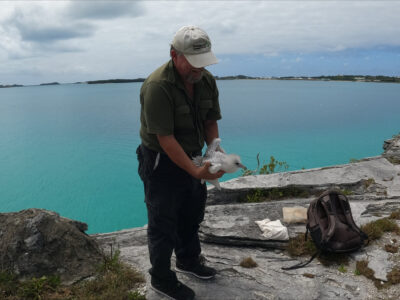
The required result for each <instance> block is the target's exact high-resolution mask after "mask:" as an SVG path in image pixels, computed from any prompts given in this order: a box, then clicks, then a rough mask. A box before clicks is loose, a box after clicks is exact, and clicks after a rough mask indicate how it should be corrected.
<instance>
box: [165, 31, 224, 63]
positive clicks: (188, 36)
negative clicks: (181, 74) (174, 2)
mask: <svg viewBox="0 0 400 300" xmlns="http://www.w3.org/2000/svg"><path fill="white" fill-rule="evenodd" d="M171 45H172V46H173V47H174V48H175V49H176V50H178V51H179V52H182V53H183V55H184V56H185V58H186V59H187V60H188V62H189V63H190V64H191V65H192V66H193V67H195V68H204V67H206V66H209V65H213V64H216V63H217V62H218V60H217V58H216V57H215V55H214V53H213V52H212V51H211V41H210V38H209V37H208V35H207V33H206V32H205V31H204V30H203V29H201V28H199V27H197V26H193V25H189V26H183V27H182V28H181V29H179V30H178V31H177V32H176V34H175V36H174V39H173V40H172V43H171Z"/></svg>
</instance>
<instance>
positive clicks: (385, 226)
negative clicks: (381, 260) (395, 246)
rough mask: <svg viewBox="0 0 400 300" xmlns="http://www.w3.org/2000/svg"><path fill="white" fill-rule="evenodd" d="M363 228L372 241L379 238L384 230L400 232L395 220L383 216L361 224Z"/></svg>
mask: <svg viewBox="0 0 400 300" xmlns="http://www.w3.org/2000/svg"><path fill="white" fill-rule="evenodd" d="M361 230H362V231H364V232H365V233H366V234H367V235H368V238H369V240H371V241H373V240H376V239H379V238H380V237H381V236H382V235H383V233H384V232H394V233H397V234H400V227H399V226H398V225H397V223H396V222H395V221H393V220H392V219H389V218H382V219H379V220H376V221H372V222H369V223H367V224H365V225H363V226H361Z"/></svg>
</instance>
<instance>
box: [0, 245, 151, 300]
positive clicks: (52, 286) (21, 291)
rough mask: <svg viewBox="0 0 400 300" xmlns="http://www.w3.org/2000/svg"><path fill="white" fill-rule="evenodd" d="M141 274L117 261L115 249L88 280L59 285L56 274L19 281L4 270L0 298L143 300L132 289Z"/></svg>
mask: <svg viewBox="0 0 400 300" xmlns="http://www.w3.org/2000/svg"><path fill="white" fill-rule="evenodd" d="M143 282H144V277H143V276H142V275H141V274H140V273H138V272H137V271H135V270H133V269H132V268H130V267H129V266H128V265H126V264H124V263H122V262H121V260H120V258H119V251H116V252H115V253H114V254H112V253H111V255H110V256H104V262H103V264H102V265H101V266H99V268H98V273H97V274H96V276H95V277H94V278H93V279H92V280H88V281H84V282H81V283H78V284H75V285H72V286H62V285H61V283H60V278H59V277H57V276H43V277H41V278H32V279H29V280H26V281H20V280H18V279H17V277H16V276H15V275H14V274H12V273H10V272H7V271H2V272H0V299H4V300H17V299H26V300H30V299H32V300H40V299H54V300H61V299H63V300H64V299H71V300H72V299H73V300H109V299H115V300H125V299H126V300H145V297H144V296H142V295H140V294H139V293H138V292H137V291H136V289H137V288H138V285H139V284H141V283H143Z"/></svg>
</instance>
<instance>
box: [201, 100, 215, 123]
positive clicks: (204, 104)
mask: <svg viewBox="0 0 400 300" xmlns="http://www.w3.org/2000/svg"><path fill="white" fill-rule="evenodd" d="M212 107H213V103H212V100H211V99H204V100H201V101H200V103H199V108H200V116H201V119H202V120H207V114H208V112H209V111H210V109H211V108H212Z"/></svg>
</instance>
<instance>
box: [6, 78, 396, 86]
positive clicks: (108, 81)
mask: <svg viewBox="0 0 400 300" xmlns="http://www.w3.org/2000/svg"><path fill="white" fill-rule="evenodd" d="M215 79H216V80H307V81H350V82H377V83H379V82H385V83H400V76H397V77H393V76H383V75H377V76H372V75H333V76H312V77H310V76H284V77H252V76H246V75H236V76H215ZM143 81H145V78H135V79H105V80H91V81H83V82H75V83H73V84H107V83H132V82H143ZM67 84H70V83H67ZM48 85H61V84H60V83H58V82H51V83H41V84H37V85H21V84H8V85H1V84H0V88H12V87H25V86H48Z"/></svg>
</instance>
